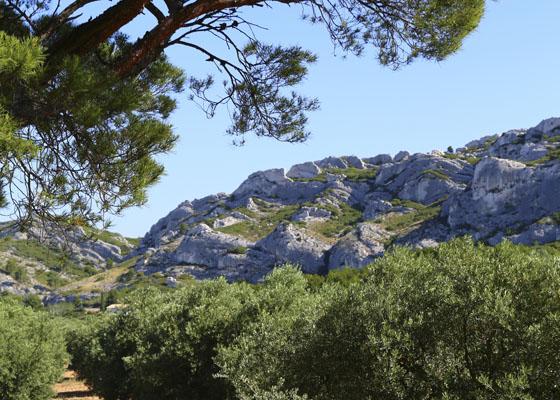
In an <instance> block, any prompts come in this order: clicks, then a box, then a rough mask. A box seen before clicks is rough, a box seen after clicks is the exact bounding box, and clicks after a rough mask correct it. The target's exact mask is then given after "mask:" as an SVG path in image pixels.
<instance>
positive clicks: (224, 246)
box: [173, 224, 252, 268]
mask: <svg viewBox="0 0 560 400" xmlns="http://www.w3.org/2000/svg"><path fill="white" fill-rule="evenodd" d="M251 245H252V243H251V242H249V241H247V240H244V239H241V238H238V237H235V236H231V235H226V234H225V233H221V232H216V231H214V230H212V229H211V228H210V227H209V226H208V225H205V224H200V225H197V226H195V227H194V228H192V229H191V230H189V231H188V232H187V234H186V235H185V237H184V238H183V240H182V241H181V244H179V246H178V247H177V249H176V250H175V252H174V253H173V258H174V260H175V262H176V263H178V264H194V265H204V266H206V267H208V268H224V267H227V268H236V267H239V266H242V265H243V263H244V261H245V258H246V256H245V254H239V252H238V251H237V249H241V248H247V247H249V246H251Z"/></svg>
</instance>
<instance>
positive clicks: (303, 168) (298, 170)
mask: <svg viewBox="0 0 560 400" xmlns="http://www.w3.org/2000/svg"><path fill="white" fill-rule="evenodd" d="M320 173H321V168H319V167H318V166H317V164H315V163H314V162H306V163H303V164H296V165H294V166H293V167H292V168H290V170H289V171H288V173H287V174H286V175H287V176H288V178H294V179H311V178H315V177H316V176H317V175H319V174H320Z"/></svg>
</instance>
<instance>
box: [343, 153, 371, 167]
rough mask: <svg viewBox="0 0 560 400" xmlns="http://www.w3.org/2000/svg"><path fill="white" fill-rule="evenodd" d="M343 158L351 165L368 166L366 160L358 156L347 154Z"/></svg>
mask: <svg viewBox="0 0 560 400" xmlns="http://www.w3.org/2000/svg"><path fill="white" fill-rule="evenodd" d="M342 159H343V160H344V161H345V162H346V164H347V165H348V166H349V167H352V168H358V169H364V168H365V167H366V166H365V165H364V162H363V161H362V160H361V159H359V158H358V157H356V156H345V157H342Z"/></svg>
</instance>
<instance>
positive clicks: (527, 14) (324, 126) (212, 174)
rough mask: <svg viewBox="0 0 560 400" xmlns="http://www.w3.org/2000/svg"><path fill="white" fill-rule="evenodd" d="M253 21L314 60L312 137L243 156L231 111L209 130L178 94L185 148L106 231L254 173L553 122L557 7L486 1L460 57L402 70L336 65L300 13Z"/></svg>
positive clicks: (309, 84) (183, 60)
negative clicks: (230, 130) (142, 199)
mask: <svg viewBox="0 0 560 400" xmlns="http://www.w3.org/2000/svg"><path fill="white" fill-rule="evenodd" d="M251 13H253V15H254V17H256V20H257V22H258V23H259V24H261V25H264V26H266V27H267V28H268V30H267V31H263V32H262V33H261V37H262V38H263V40H265V41H268V42H272V43H282V44H286V45H301V46H303V47H305V48H307V49H309V50H312V51H313V52H315V53H316V54H317V55H318V56H319V60H318V62H317V63H316V64H315V65H313V66H312V67H311V70H310V74H309V78H308V79H307V80H306V82H305V83H304V84H302V85H301V87H300V88H299V90H300V91H301V92H303V93H305V94H306V95H309V96H315V97H318V98H319V99H320V101H321V110H320V111H318V112H315V113H313V114H311V115H310V121H309V122H310V123H309V128H310V130H311V132H312V136H311V138H310V139H309V140H308V142H306V143H304V144H295V145H294V144H284V143H279V142H276V141H273V140H267V139H257V138H252V137H250V138H249V140H248V143H247V144H246V145H245V146H244V147H235V146H233V145H232V144H231V138H230V137H228V136H227V135H226V134H225V131H226V129H227V127H228V126H229V119H228V115H227V110H225V109H223V110H221V112H218V115H217V116H216V117H215V118H214V119H211V120H209V119H207V118H206V116H205V115H204V114H203V113H202V112H201V111H200V110H199V109H198V108H197V107H196V106H195V105H194V104H193V103H191V102H189V101H188V100H186V94H185V95H183V96H182V97H181V98H180V105H179V108H178V110H177V111H176V112H175V114H174V115H173V117H172V123H173V124H174V126H175V130H176V132H177V133H178V134H179V135H180V141H179V143H178V145H177V146H176V148H175V150H174V152H173V153H171V154H169V155H166V156H164V157H162V159H161V160H162V162H163V163H164V164H165V166H166V171H167V172H166V176H164V177H163V178H162V179H161V182H160V183H158V184H157V185H155V186H154V187H153V188H151V189H150V191H149V202H148V204H147V205H146V206H144V207H141V208H134V209H129V210H127V211H126V212H125V213H124V214H123V215H122V216H121V217H116V218H113V222H114V225H113V228H112V229H113V230H115V231H118V232H121V233H122V234H125V235H127V236H142V235H144V233H145V232H146V231H147V230H149V228H150V226H151V225H152V224H154V223H155V222H156V221H157V220H158V219H159V218H161V217H163V216H164V215H166V214H167V213H168V212H169V211H171V210H172V209H173V208H175V207H176V206H177V205H178V204H179V203H180V202H182V201H184V200H187V199H188V200H192V199H195V198H200V197H204V196H206V195H208V194H212V193H216V192H231V191H233V190H235V188H236V187H237V186H238V185H239V184H240V183H241V182H242V181H243V180H244V179H245V178H246V177H247V176H248V175H249V174H250V173H252V172H254V171H258V170H263V169H268V168H277V167H284V168H288V167H289V166H291V165H293V164H296V163H299V162H304V161H309V160H317V159H321V158H324V157H326V156H329V155H357V156H363V157H365V156H373V155H376V154H379V153H391V154H394V153H396V152H398V151H399V150H402V149H406V150H408V151H410V152H420V151H422V152H425V151H430V150H432V149H445V148H447V146H449V145H451V146H454V147H458V146H461V145H463V144H465V143H466V142H468V141H470V140H471V139H474V138H478V137H480V136H483V135H486V134H493V133H500V132H503V131H506V130H508V129H513V128H525V127H531V126H534V125H536V124H537V123H538V122H539V121H541V120H542V119H544V118H548V117H551V116H560V102H559V100H560V75H559V71H560V51H559V50H560V40H559V39H560V35H559V29H558V20H559V19H560V1H558V0H538V1H528V0H501V1H499V2H489V3H488V5H487V12H486V14H485V16H484V19H483V21H482V23H481V24H480V26H479V27H478V29H477V31H476V32H474V33H473V34H471V35H470V36H469V37H468V38H467V39H466V41H465V42H464V46H463V48H462V49H461V50H460V51H459V52H458V53H457V54H455V55H453V56H451V57H450V58H449V59H447V60H445V61H444V62H441V63H435V62H425V61H417V62H416V63H414V64H412V65H409V66H406V67H404V68H402V69H400V70H398V71H392V70H390V69H387V68H384V67H381V66H379V65H378V64H377V63H376V60H375V58H374V56H373V55H372V54H367V55H365V56H363V57H360V58H356V57H353V56H349V57H347V58H344V57H341V55H340V54H339V55H335V54H334V53H333V47H332V44H331V42H330V40H329V38H328V35H327V34H326V31H324V30H323V29H322V28H321V27H319V26H311V25H309V24H307V23H305V22H303V21H300V20H299V18H298V15H299V10H298V9H297V8H295V7H293V8H290V7H287V6H280V7H276V8H273V9H259V10H258V11H251ZM146 18H148V17H146ZM145 29H146V21H145V20H139V21H135V22H134V23H132V24H131V25H130V26H128V27H127V31H128V33H130V34H131V35H138V34H143V32H144V30H145ZM168 54H169V56H170V59H171V61H172V62H173V63H175V64H176V65H179V66H181V67H183V68H184V69H185V71H186V72H187V74H193V75H197V76H204V75H206V73H208V72H210V70H209V69H208V68H209V67H208V65H209V63H204V62H200V61H197V56H196V55H195V54H194V53H190V52H187V51H186V50H185V49H182V48H176V49H171V50H170V51H169V52H168Z"/></svg>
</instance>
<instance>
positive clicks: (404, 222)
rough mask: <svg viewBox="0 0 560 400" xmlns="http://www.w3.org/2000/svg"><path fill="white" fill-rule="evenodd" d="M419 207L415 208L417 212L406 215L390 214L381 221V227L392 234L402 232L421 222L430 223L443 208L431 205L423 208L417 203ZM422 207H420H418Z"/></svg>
mask: <svg viewBox="0 0 560 400" xmlns="http://www.w3.org/2000/svg"><path fill="white" fill-rule="evenodd" d="M415 204H416V205H417V206H416V207H413V208H414V210H415V211H412V212H409V213H406V214H389V215H388V216H386V217H385V218H383V219H382V220H380V221H379V223H380V224H381V226H383V227H384V228H385V229H386V230H388V231H390V232H397V231H402V230H405V229H409V228H411V227H413V226H415V225H417V224H419V223H421V222H425V221H428V220H430V219H433V218H435V217H437V216H438V215H439V213H440V211H441V206H439V205H430V206H423V205H421V204H419V205H418V203H415ZM418 206H420V207H418Z"/></svg>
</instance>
